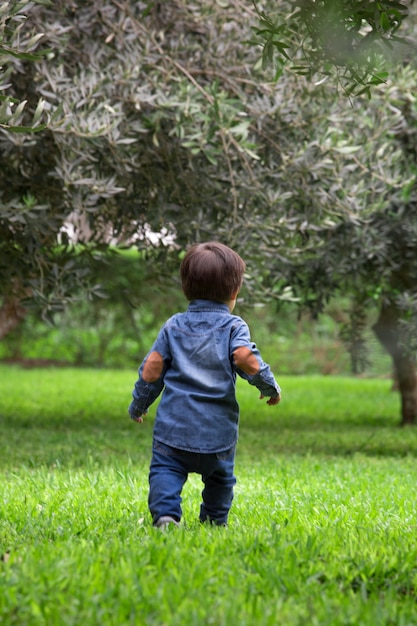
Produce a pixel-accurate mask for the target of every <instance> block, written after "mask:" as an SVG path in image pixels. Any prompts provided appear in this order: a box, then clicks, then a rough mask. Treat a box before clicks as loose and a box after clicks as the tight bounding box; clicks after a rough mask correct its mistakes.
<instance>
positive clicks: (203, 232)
mask: <svg viewBox="0 0 417 626" xmlns="http://www.w3.org/2000/svg"><path fill="white" fill-rule="evenodd" d="M220 4H221V5H224V4H225V3H216V2H213V3H201V4H198V5H190V4H189V3H185V2H180V1H178V2H172V3H169V4H167V3H158V2H156V3H152V4H148V5H147V6H145V4H144V3H140V2H122V1H121V0H107V1H106V2H102V1H100V2H98V1H96V2H94V1H92V2H89V3H84V2H65V1H63V0H61V1H60V2H56V3H54V6H53V8H49V7H43V6H42V7H39V6H38V7H33V9H31V11H30V14H28V19H27V20H26V22H25V26H26V27H28V28H30V29H33V30H34V31H35V32H44V33H45V36H44V38H43V40H42V46H43V47H44V50H45V51H48V52H47V54H46V57H45V58H44V59H41V60H37V61H35V62H33V61H32V60H30V62H28V63H24V64H23V65H22V64H21V60H19V61H18V62H16V64H15V65H14V66H13V71H12V72H11V73H10V82H11V85H12V87H11V89H12V94H13V97H14V98H16V100H20V101H21V100H27V105H26V108H25V111H24V112H23V113H24V115H25V114H27V115H28V116H31V115H32V113H33V111H34V110H35V107H36V106H37V103H38V102H39V97H42V98H43V99H44V101H45V105H44V107H45V110H51V111H53V110H56V108H57V107H58V105H61V107H62V118H63V121H62V123H61V124H60V125H56V126H54V125H52V126H51V127H50V128H48V129H47V130H44V131H42V132H40V133H36V134H35V135H33V134H32V135H26V134H19V135H17V134H16V133H10V131H8V130H6V129H3V133H2V139H1V144H0V150H1V152H0V159H1V167H0V177H1V188H2V189H3V190H4V192H3V196H2V204H1V206H0V211H1V214H0V228H1V229H2V232H1V242H2V244H1V247H0V269H1V273H0V281H1V290H2V294H3V305H5V304H7V300H8V299H10V296H12V297H13V299H14V302H15V303H17V304H18V305H21V304H22V300H24V299H25V298H26V299H29V300H30V301H31V303H32V304H34V305H36V306H37V307H38V308H39V309H41V310H42V311H43V312H44V313H45V314H48V313H50V312H51V311H54V310H56V309H57V308H59V307H60V306H62V303H63V302H64V303H65V301H68V300H69V299H70V298H72V297H73V296H74V293H75V292H76V290H77V287H78V286H80V285H83V283H84V282H85V283H86V284H88V283H90V285H91V277H92V276H94V272H95V266H96V264H97V263H102V262H106V259H105V253H107V252H108V250H109V245H110V244H112V243H114V242H118V244H119V245H120V244H121V243H123V242H125V243H126V245H131V242H132V241H133V240H134V241H135V244H136V245H137V246H138V248H139V249H141V250H143V251H144V252H145V253H146V254H147V255H149V256H151V258H152V265H153V267H154V268H158V267H159V268H167V265H166V263H167V260H169V258H170V256H172V253H173V254H174V257H175V261H176V262H177V260H178V259H177V255H178V249H182V248H183V247H184V246H186V245H187V244H188V243H189V242H190V241H195V240H199V239H203V238H208V237H216V238H218V239H222V240H224V241H226V242H228V243H229V244H230V245H233V246H235V247H236V248H237V249H238V250H240V251H241V252H242V254H243V255H244V256H245V258H247V259H248V260H249V263H250V271H251V276H250V277H249V280H248V281H247V282H248V287H249V292H250V294H252V296H253V297H256V298H258V299H259V298H262V299H265V298H276V299H278V300H280V301H282V300H285V299H291V300H296V301H298V302H299V303H300V305H302V304H304V305H308V306H309V307H310V308H311V309H312V310H313V311H315V312H320V311H321V310H323V306H324V304H325V303H326V302H327V301H328V300H329V298H331V296H332V295H333V294H337V293H339V292H340V291H343V293H344V294H347V295H349V294H352V296H353V303H354V304H355V308H354V312H356V313H355V314H356V317H355V319H356V320H359V318H360V316H359V314H358V313H357V311H358V309H357V307H358V306H359V304H360V305H361V306H362V310H365V309H366V308H367V306H368V304H369V303H370V302H373V303H374V302H376V303H377V306H379V307H380V310H382V309H381V307H382V306H383V304H384V302H388V301H390V302H392V301H393V297H392V296H393V294H394V291H395V290H396V292H395V293H396V297H397V301H398V297H399V296H401V297H402V298H403V299H402V304H401V306H402V308H400V313H401V315H399V316H398V319H397V323H396V325H395V327H394V328H395V333H396V334H397V339H398V331H399V329H401V330H402V328H403V322H405V321H406V320H407V318H410V317H411V318H412V317H413V310H412V307H411V308H410V303H412V302H414V292H413V291H412V288H410V289H409V288H408V284H409V282H410V283H411V284H412V280H410V281H407V283H406V282H404V281H403V282H402V283H401V284H399V283H398V282H397V283H396V285H394V284H391V283H390V280H391V278H392V274H390V270H394V268H395V264H394V263H393V262H392V263H391V257H390V255H393V254H394V248H392V247H391V248H390V245H389V244H390V241H391V239H390V237H391V235H390V234H389V233H390V230H389V226H390V225H391V222H389V224H387V228H386V229H385V230H384V231H383V233H380V227H381V221H382V222H383V223H384V224H385V223H386V222H385V221H383V219H382V218H381V219H380V217H381V216H383V215H385V219H387V216H388V217H389V216H391V215H392V214H394V213H395V211H397V215H402V216H403V217H404V216H409V217H410V219H411V218H412V211H408V210H406V209H405V208H404V207H409V206H411V203H412V195H411V190H412V186H413V183H414V178H415V170H413V167H414V166H413V162H412V160H411V159H410V158H409V156H408V154H407V150H408V149H409V144H410V140H409V139H410V137H412V135H413V133H414V132H415V126H414V124H415V111H414V102H413V100H412V99H411V98H410V93H409V88H408V87H407V84H408V85H409V84H410V80H413V81H414V80H415V73H414V71H413V70H411V69H408V68H404V70H403V72H404V74H403V81H402V82H399V83H398V87H396V88H395V89H396V91H395V89H394V88H390V89H387V88H383V89H382V88H381V91H380V92H378V94H375V96H373V98H372V100H371V101H370V102H368V101H367V100H364V99H363V98H360V97H357V98H355V99H354V100H353V101H352V102H349V101H348V100H346V98H344V99H343V100H341V99H340V97H339V96H338V94H337V91H336V90H335V89H333V88H332V85H331V84H330V83H329V84H328V85H327V84H326V83H322V84H321V85H316V84H314V83H312V82H311V81H309V80H308V78H306V77H302V76H301V77H300V75H299V74H297V73H296V72H294V71H293V69H291V66H289V67H288V70H287V71H286V73H285V74H283V75H282V77H281V79H280V81H278V83H276V82H274V81H273V78H274V74H275V71H274V69H273V68H271V69H268V68H264V69H262V67H261V65H262V64H261V62H260V58H259V57H260V51H259V50H258V49H257V48H256V47H254V46H253V45H252V46H251V45H249V44H247V43H246V41H248V40H249V39H250V38H251V36H252V34H251V30H250V29H251V26H254V27H255V28H257V25H258V23H259V22H258V19H259V15H258V13H257V12H256V11H255V8H252V7H251V6H248V5H247V4H246V3H242V2H238V1H237V0H235V1H234V2H229V3H227V6H220ZM283 6H284V3H283ZM411 26H412V24H411ZM411 26H410V27H411ZM207 51H210V54H208V53H207ZM407 72H408V75H407ZM400 76H401V75H400V74H399V76H398V81H399V79H400ZM396 80H397V77H396ZM382 107H384V108H385V110H387V111H388V112H389V113H390V114H389V115H383V116H381V110H382ZM30 119H31V118H30ZM407 146H408V147H407ZM404 179H405V183H404ZM402 188H403V190H404V193H403V192H401V189H402ZM392 207H398V210H397V209H395V210H394V209H392ZM398 223H399V218H398V219H397V224H398ZM410 224H411V225H412V221H410ZM63 227H65V229H64V230H63ZM393 227H394V225H393ZM69 228H72V229H73V231H74V232H73V236H74V237H73V238H69V237H68V234H67V232H68V229H69ZM162 229H165V230H166V231H168V232H170V233H171V234H172V235H173V236H174V237H175V246H176V247H175V246H174V249H173V246H172V245H171V246H168V247H167V248H166V249H165V248H164V247H163V246H160V245H159V246H155V245H154V244H152V242H151V241H150V239H149V237H148V233H149V231H154V232H161V231H162ZM406 232H407V235H408V234H410V233H411V232H412V229H410V228H409V227H408V226H407V228H406ZM380 235H382V236H383V237H385V238H386V239H385V240H384V241H383V243H382V244H380V245H379V248H378V247H377V246H376V242H377V241H378V239H379V237H380ZM74 238H75V239H74ZM58 240H59V241H60V245H59V246H57V241H58ZM74 241H76V243H77V245H75V243H74ZM407 241H408V243H407V245H408V246H409V248H410V250H412V248H413V240H412V238H410V239H408V240H407ZM370 243H373V244H374V247H375V248H376V251H375V250H373V251H371V253H369V251H368V247H369V245H370ZM397 253H398V255H401V251H400V250H399V249H398V250H397ZM410 256H411V255H410ZM369 257H370V259H371V261H372V259H373V261H372V262H371V261H370V259H369ZM374 257H375V258H374ZM11 259H12V261H13V262H12V263H10V260H11ZM398 262H399V261H398V260H397V261H396V264H397V265H398ZM381 268H383V269H384V273H383V274H381ZM413 268H414V266H413V259H412V258H411V259H410V262H409V264H408V265H407V267H406V271H407V272H408V274H409V275H410V278H411V279H412V276H413V274H412V272H414V269H413ZM161 271H163V270H162V269H161ZM404 271H405V270H403V273H404ZM360 272H361V273H362V274H361V273H360ZM382 279H383V280H382ZM363 285H366V288H365V287H364V286H363ZM406 285H407V289H406V288H405V287H406ZM401 289H402V290H401ZM398 290H400V291H401V293H399V291H398ZM365 295H366V296H367V298H365ZM378 298H380V300H379V299H378ZM398 302H399V301H398ZM405 303H407V308H404V306H405ZM3 310H4V306H3ZM10 315H11V314H9V317H10ZM359 326H360V324H358V323H357V322H356V323H355V325H354V329H355V332H356V331H357V329H358V328H359ZM410 327H411V326H410V325H409V326H408V328H410ZM3 328H5V326H3ZM346 332H347V331H346ZM348 334H349V333H348ZM350 335H351V336H353V335H352V333H350ZM351 343H352V342H351ZM397 343H398V342H397ZM356 344H357V345H361V344H360V341H359V339H358V340H357V341H356ZM386 345H388V344H386ZM390 345H392V343H391V344H390ZM412 366H413V360H412V359H410V362H409V365H408V369H407V371H408V373H409V374H410V372H412ZM398 371H399V368H398V367H397V372H398ZM414 378H415V377H414ZM409 379H410V380H414V379H413V376H412V375H410V376H409ZM402 394H403V391H402ZM408 397H409V398H410V399H411V402H408V405H407V406H411V407H413V406H414V405H415V401H414V400H413V398H414V396H413V393H409V394H408ZM413 411H414V413H413ZM408 415H409V417H408V418H407V421H413V420H414V419H415V406H414V408H412V410H411V411H409V413H408ZM403 417H404V416H403Z"/></svg>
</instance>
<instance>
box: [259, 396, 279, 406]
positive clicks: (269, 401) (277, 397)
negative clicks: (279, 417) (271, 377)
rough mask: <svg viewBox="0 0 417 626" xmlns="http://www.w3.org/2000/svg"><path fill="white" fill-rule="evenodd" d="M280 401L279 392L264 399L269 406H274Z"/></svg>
mask: <svg viewBox="0 0 417 626" xmlns="http://www.w3.org/2000/svg"><path fill="white" fill-rule="evenodd" d="M264 398H265V396H263V395H262V394H261V395H260V396H259V400H263V399H264ZM280 402H281V394H278V395H277V396H275V398H269V400H267V401H266V403H267V404H269V406H275V405H276V404H279V403H280Z"/></svg>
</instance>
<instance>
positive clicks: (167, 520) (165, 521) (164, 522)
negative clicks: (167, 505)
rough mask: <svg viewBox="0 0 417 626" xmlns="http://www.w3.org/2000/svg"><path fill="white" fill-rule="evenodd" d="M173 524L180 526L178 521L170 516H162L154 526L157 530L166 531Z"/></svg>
mask: <svg viewBox="0 0 417 626" xmlns="http://www.w3.org/2000/svg"><path fill="white" fill-rule="evenodd" d="M171 524H172V525H173V526H179V523H178V522H177V520H175V519H174V518H173V517H171V516H170V515H162V517H160V518H159V519H157V520H156V522H155V524H154V526H155V528H160V529H161V530H165V529H166V528H168V527H169V526H171Z"/></svg>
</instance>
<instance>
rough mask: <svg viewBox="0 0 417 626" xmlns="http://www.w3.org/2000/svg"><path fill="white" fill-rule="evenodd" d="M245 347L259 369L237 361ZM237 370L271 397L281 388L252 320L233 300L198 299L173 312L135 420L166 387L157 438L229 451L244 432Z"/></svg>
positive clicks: (138, 393)
mask: <svg viewBox="0 0 417 626" xmlns="http://www.w3.org/2000/svg"><path fill="white" fill-rule="evenodd" d="M242 347H243V348H246V352H247V353H248V354H249V351H250V356H251V358H252V363H255V364H256V369H258V371H257V372H256V373H254V374H251V373H248V372H245V371H243V370H242V369H240V368H239V367H237V365H236V362H235V357H234V352H235V350H237V349H238V348H242ZM155 353H157V354H156V357H157V358H159V359H160V370H158V371H157V372H156V375H155V376H157V378H156V379H155V380H154V379H153V378H155V376H154V377H152V381H151V382H149V381H148V380H144V379H143V370H144V368H145V367H146V363H147V360H148V358H149V359H151V355H155ZM161 357H162V358H161ZM253 357H254V358H255V359H256V361H254V360H253ZM258 366H259V367H258ZM246 369H247V368H246ZM236 374H238V375H239V376H241V377H242V378H244V379H245V380H247V381H248V382H249V384H251V385H254V386H255V387H257V388H258V389H259V391H260V392H261V393H262V394H263V395H265V396H270V397H276V396H277V395H278V394H279V393H280V392H281V389H280V387H279V385H278V383H277V382H276V381H275V379H274V376H273V374H272V372H271V370H270V367H269V365H268V364H266V363H264V362H263V360H262V357H261V355H260V353H259V351H258V349H257V347H256V345H255V344H254V343H252V341H251V338H250V333H249V328H248V325H247V324H246V322H245V321H244V320H243V319H241V318H240V317H238V316H236V315H232V314H231V313H230V311H229V308H228V306H227V304H224V303H222V302H214V301H210V300H193V301H192V302H191V303H190V304H189V307H188V309H187V311H186V312H184V313H177V314H176V315H174V316H173V317H171V318H170V319H169V320H168V321H167V322H166V323H165V324H164V326H163V327H162V328H161V330H160V331H159V334H158V337H157V339H156V341H155V343H154V344H153V346H152V348H151V350H150V351H149V353H148V355H147V356H146V357H145V359H144V361H143V363H142V364H141V366H140V368H139V378H138V380H137V382H136V384H135V387H134V390H133V393H132V395H133V400H132V402H131V404H130V406H129V414H130V416H131V417H132V419H134V418H135V417H139V416H140V415H142V414H143V413H145V412H146V410H147V409H148V407H149V406H150V405H151V404H152V403H153V402H154V401H155V399H156V398H157V397H158V396H159V394H160V393H161V391H162V390H164V392H163V394H162V397H161V400H160V403H159V405H158V409H157V413H156V419H155V424H154V439H155V440H156V441H159V442H162V443H165V444H167V445H169V446H172V447H174V448H179V449H181V450H187V451H190V452H200V453H213V452H222V451H224V450H228V449H229V448H231V447H232V446H234V445H235V444H236V441H237V436H238V423H239V405H238V403H237V400H236ZM145 378H146V377H145ZM148 378H149V376H148V377H147V379H148Z"/></svg>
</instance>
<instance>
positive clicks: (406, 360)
mask: <svg viewBox="0 0 417 626" xmlns="http://www.w3.org/2000/svg"><path fill="white" fill-rule="evenodd" d="M399 320H400V311H399V310H398V308H397V307H396V306H395V305H394V304H392V303H390V304H384V305H382V308H381V310H380V313H379V318H378V321H377V322H376V324H375V325H374V327H373V330H374V332H375V335H376V336H377V338H378V340H379V341H380V342H381V344H382V345H383V346H384V348H385V349H386V351H387V352H388V353H389V355H390V356H391V358H392V362H393V367H394V373H395V376H396V379H397V386H398V391H399V393H400V396H401V425H402V426H406V425H408V424H416V423H417V371H416V362H415V358H414V356H413V355H410V354H408V353H407V351H406V350H405V349H404V347H403V345H402V344H401V328H400V321H399Z"/></svg>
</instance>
